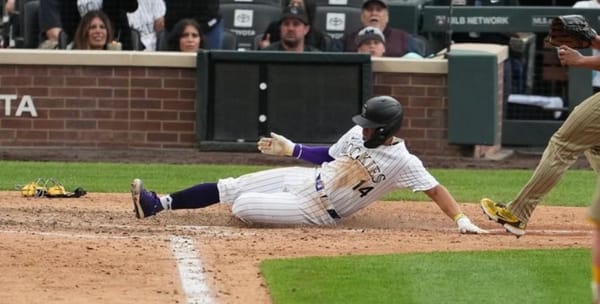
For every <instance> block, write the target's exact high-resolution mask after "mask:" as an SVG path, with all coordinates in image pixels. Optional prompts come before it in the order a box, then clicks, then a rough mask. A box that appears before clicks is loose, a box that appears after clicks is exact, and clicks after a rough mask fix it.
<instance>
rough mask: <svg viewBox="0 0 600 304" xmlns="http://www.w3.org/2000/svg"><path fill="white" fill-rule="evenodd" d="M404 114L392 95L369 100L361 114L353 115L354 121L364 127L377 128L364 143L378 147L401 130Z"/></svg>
mask: <svg viewBox="0 0 600 304" xmlns="http://www.w3.org/2000/svg"><path fill="white" fill-rule="evenodd" d="M403 114H404V111H403V110H402V105H401V104H400V102H398V100H396V99H395V98H393V97H391V96H377V97H372V98H370V99H369V100H367V102H365V104H364V105H363V108H362V112H361V113H360V115H355V116H354V117H352V121H353V122H354V123H355V124H357V125H359V126H361V127H363V128H372V129H375V134H374V135H373V136H372V137H371V138H367V139H366V140H365V143H364V145H365V147H367V148H376V147H378V146H379V145H381V144H383V143H384V142H385V140H386V139H388V138H390V137H391V136H394V134H396V132H398V130H400V126H401V125H402V116H403Z"/></svg>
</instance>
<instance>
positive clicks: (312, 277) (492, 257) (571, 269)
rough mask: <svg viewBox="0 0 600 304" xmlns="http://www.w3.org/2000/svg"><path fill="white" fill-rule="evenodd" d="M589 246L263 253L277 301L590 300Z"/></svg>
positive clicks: (502, 302)
mask: <svg viewBox="0 0 600 304" xmlns="http://www.w3.org/2000/svg"><path fill="white" fill-rule="evenodd" d="M589 263H590V262H589V250H587V249H565V250H514V251H487V252H486V251H477V252H436V253H425V254H399V255H384V256H345V257H336V258H322V257H315V258H301V259H277V260H265V261H263V262H262V264H261V270H262V273H263V274H264V276H265V278H266V281H267V285H268V287H269V290H270V291H271V294H272V297H273V299H274V303H286V304H288V303H328V304H331V303H344V304H346V303H418V304H426V303H461V304H467V303H474V304H475V303H476V304H479V303H486V304H495V303H498V304H506V303H528V304H534V303H540V304H542V303H543V304H548V303H557V304H559V303H560V304H562V303H591V295H590V289H589V282H590V270H589Z"/></svg>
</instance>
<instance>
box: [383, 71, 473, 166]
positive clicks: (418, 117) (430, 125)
mask: <svg viewBox="0 0 600 304" xmlns="http://www.w3.org/2000/svg"><path fill="white" fill-rule="evenodd" d="M447 79H448V78H447V75H446V74H418V73H389V72H388V73H375V75H374V80H373V84H374V86H373V93H374V94H376V95H391V96H393V97H395V98H396V99H398V100H399V101H400V103H402V106H403V108H404V121H403V122H402V129H401V130H400V136H401V137H402V138H404V139H405V140H406V145H407V147H408V149H410V150H411V152H413V153H415V154H417V155H435V156H440V155H442V156H463V155H469V154H471V153H472V147H469V146H459V145H450V144H448V83H447ZM469 156H471V155H469Z"/></svg>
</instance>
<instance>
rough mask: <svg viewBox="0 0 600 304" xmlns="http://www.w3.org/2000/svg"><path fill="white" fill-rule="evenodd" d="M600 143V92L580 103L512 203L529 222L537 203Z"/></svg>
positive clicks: (522, 217)
mask: <svg viewBox="0 0 600 304" xmlns="http://www.w3.org/2000/svg"><path fill="white" fill-rule="evenodd" d="M599 143H600V93H599V94H594V95H593V96H591V97H589V98H588V99H586V100H585V101H583V102H582V103H581V104H579V105H578V106H577V107H575V109H574V110H573V112H571V114H570V115H569V117H568V118H567V120H565V122H564V123H563V125H562V126H561V127H560V128H559V129H558V130H557V131H556V132H555V133H554V135H552V138H550V141H549V143H548V146H547V147H546V150H544V154H543V155H542V158H541V160H540V162H539V164H538V166H537V168H536V169H535V171H534V173H533V175H532V177H531V178H530V179H529V181H528V182H527V184H526V185H525V186H524V187H523V188H522V189H521V191H520V192H519V194H518V195H517V197H516V198H515V199H514V200H513V201H512V202H511V203H510V204H509V206H508V208H509V210H510V211H511V212H512V213H513V214H514V215H515V216H517V217H518V218H519V219H520V220H521V221H522V222H524V223H527V222H528V221H529V218H530V217H531V213H532V212H533V210H534V209H535V207H536V206H537V205H538V204H539V203H540V202H541V200H542V199H543V198H544V196H545V195H546V194H548V192H550V190H552V188H554V186H555V185H556V183H558V181H559V180H560V179H561V178H562V176H563V174H564V173H565V172H566V170H567V169H568V168H569V167H570V166H571V165H572V164H573V163H574V162H575V161H576V160H577V157H578V156H579V155H580V154H581V153H582V152H584V151H586V150H588V149H591V148H593V147H595V146H597V145H598V144H599Z"/></svg>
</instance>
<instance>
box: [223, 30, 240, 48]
mask: <svg viewBox="0 0 600 304" xmlns="http://www.w3.org/2000/svg"><path fill="white" fill-rule="evenodd" d="M222 48H223V49H224V50H237V36H236V35H235V34H234V33H233V32H232V31H230V30H225V31H223V45H222Z"/></svg>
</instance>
